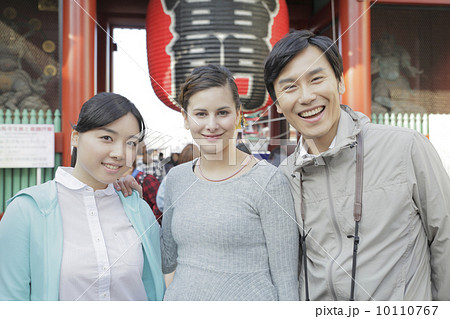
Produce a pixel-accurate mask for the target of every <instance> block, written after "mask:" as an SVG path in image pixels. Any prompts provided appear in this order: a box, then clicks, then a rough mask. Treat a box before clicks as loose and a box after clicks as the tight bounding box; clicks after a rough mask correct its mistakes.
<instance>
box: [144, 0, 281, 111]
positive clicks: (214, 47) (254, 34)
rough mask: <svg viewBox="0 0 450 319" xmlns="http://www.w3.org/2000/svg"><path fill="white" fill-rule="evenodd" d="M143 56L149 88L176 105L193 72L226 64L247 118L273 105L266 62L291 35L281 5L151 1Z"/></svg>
mask: <svg viewBox="0 0 450 319" xmlns="http://www.w3.org/2000/svg"><path fill="white" fill-rule="evenodd" d="M146 25H147V52H148V66H149V71H150V76H151V83H152V86H153V88H154V90H155V93H156V95H157V96H158V97H159V99H160V100H161V101H162V102H164V103H165V104H166V105H167V106H169V107H171V108H173V109H175V110H179V108H178V106H177V104H176V102H175V100H176V98H177V96H178V94H179V89H180V85H181V83H183V82H184V80H185V78H186V76H187V75H188V74H189V73H191V71H192V70H193V69H194V68H195V67H197V66H201V65H207V64H210V63H214V64H221V65H225V66H226V67H227V68H228V69H229V70H230V71H231V72H232V73H233V75H234V77H235V78H236V82H237V84H238V89H239V95H240V97H241V101H242V103H243V110H244V112H246V113H251V112H255V111H258V110H261V109H263V108H265V107H267V106H268V105H270V104H271V103H272V102H271V101H270V98H269V95H268V93H267V92H266V88H265V86H264V73H263V68H264V61H265V59H266V57H267V54H268V53H269V51H270V50H271V49H272V46H273V45H274V44H275V42H277V41H278V40H279V39H281V38H282V37H283V36H284V35H285V34H286V33H287V32H288V31H289V18H288V12H287V6H286V2H285V0H278V1H277V0H265V1H264V0H261V1H256V0H255V1H232V0H226V1H224V0H210V1H186V0H150V2H149V5H148V8H147V22H146Z"/></svg>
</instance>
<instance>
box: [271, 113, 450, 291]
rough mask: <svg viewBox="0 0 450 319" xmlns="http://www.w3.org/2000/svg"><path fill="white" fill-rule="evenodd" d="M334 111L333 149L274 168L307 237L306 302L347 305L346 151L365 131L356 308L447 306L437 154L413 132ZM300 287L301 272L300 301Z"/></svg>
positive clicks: (350, 165)
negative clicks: (286, 184)
mask: <svg viewBox="0 0 450 319" xmlns="http://www.w3.org/2000/svg"><path fill="white" fill-rule="evenodd" d="M341 108H342V110H341V116H340V121H339V127H338V132H337V136H336V144H335V146H334V147H333V148H332V149H329V150H327V151H326V152H324V153H322V154H321V156H319V157H318V158H316V159H311V158H297V157H298V154H299V150H298V149H297V150H296V152H295V153H294V154H292V155H291V156H289V157H288V158H287V159H286V160H285V161H284V162H283V163H282V164H281V165H280V169H281V170H282V171H283V172H284V173H285V175H286V176H287V177H288V179H289V180H290V186H291V191H292V192H293V194H294V198H295V209H296V214H297V221H298V223H299V226H300V227H303V226H305V229H306V230H309V229H311V231H310V233H309V235H308V236H307V239H306V246H307V260H308V264H307V266H308V277H309V291H310V299H311V300H348V299H349V296H350V285H351V271H352V255H353V238H348V237H347V236H349V235H353V234H354V228H355V222H354V219H353V204H354V193H355V154H356V152H355V149H356V148H355V147H353V145H354V143H355V141H356V135H357V134H358V133H359V131H360V130H361V128H362V127H363V126H364V131H363V132H364V175H363V176H364V193H363V204H362V205H363V208H362V217H361V222H360V226H359V237H360V244H359V248H358V257H357V267H356V282H357V283H356V288H355V300H432V299H433V300H450V179H449V176H448V175H447V173H446V172H445V170H444V168H443V166H442V163H441V161H440V158H439V156H438V154H437V153H436V151H435V150H434V148H433V146H432V145H431V143H430V142H429V141H428V140H427V138H426V137H424V136H423V135H422V134H420V133H418V132H416V131H413V130H410V129H405V128H399V127H392V126H385V125H376V124H371V123H369V119H368V118H367V117H366V116H365V115H363V114H361V113H357V112H354V111H352V110H351V109H350V108H349V107H348V106H341ZM351 146H352V147H351ZM300 173H302V175H303V183H302V184H303V200H304V204H305V225H303V222H302V218H301V214H300V203H301V202H300V180H299V178H300ZM294 176H295V177H294ZM304 278H305V277H304V274H303V267H302V270H301V273H300V296H301V299H302V300H304V299H305V288H304Z"/></svg>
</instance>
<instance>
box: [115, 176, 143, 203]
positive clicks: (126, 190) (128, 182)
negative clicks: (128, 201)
mask: <svg viewBox="0 0 450 319" xmlns="http://www.w3.org/2000/svg"><path fill="white" fill-rule="evenodd" d="M114 188H115V189H116V190H117V191H122V194H123V196H125V197H127V196H130V195H131V194H132V193H133V189H134V190H137V191H138V193H139V196H140V197H141V198H142V186H141V185H139V183H138V182H136V180H135V179H134V177H133V176H131V175H127V176H124V177H121V178H120V179H118V180H117V181H115V182H114Z"/></svg>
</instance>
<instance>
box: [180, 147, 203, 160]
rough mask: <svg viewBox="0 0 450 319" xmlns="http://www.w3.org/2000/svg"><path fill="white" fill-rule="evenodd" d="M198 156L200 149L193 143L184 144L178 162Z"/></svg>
mask: <svg viewBox="0 0 450 319" xmlns="http://www.w3.org/2000/svg"><path fill="white" fill-rule="evenodd" d="M199 156H200V150H199V149H198V147H197V146H196V145H194V144H188V145H186V146H185V147H184V148H183V150H182V151H181V153H180V157H179V158H178V164H183V163H186V162H190V161H192V160H193V159H194V158H197V157H199Z"/></svg>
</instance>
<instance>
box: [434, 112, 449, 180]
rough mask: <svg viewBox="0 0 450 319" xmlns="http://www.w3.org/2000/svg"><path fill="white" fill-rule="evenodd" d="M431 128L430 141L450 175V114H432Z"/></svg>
mask: <svg viewBox="0 0 450 319" xmlns="http://www.w3.org/2000/svg"><path fill="white" fill-rule="evenodd" d="M429 128H430V129H429V131H430V142H431V143H433V146H434V147H435V148H436V151H437V152H438V154H439V156H440V157H441V160H442V164H444V167H445V170H446V171H447V173H448V174H449V175H450V114H430V117H429Z"/></svg>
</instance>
